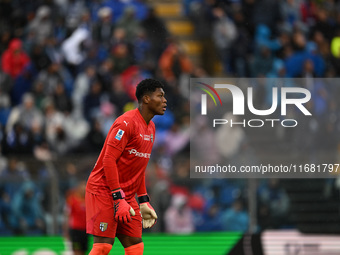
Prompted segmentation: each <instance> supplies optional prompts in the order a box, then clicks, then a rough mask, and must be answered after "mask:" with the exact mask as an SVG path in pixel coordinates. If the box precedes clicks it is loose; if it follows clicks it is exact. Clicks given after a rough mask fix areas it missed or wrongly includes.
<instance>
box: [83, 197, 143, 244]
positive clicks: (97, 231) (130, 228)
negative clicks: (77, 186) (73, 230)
mask: <svg viewBox="0 0 340 255" xmlns="http://www.w3.org/2000/svg"><path fill="white" fill-rule="evenodd" d="M126 202H128V204H129V205H131V207H132V208H133V210H135V213H136V215H135V216H131V218H132V221H131V222H128V223H118V222H116V221H115V219H114V216H113V215H114V210H113V199H110V197H105V196H100V195H96V194H92V193H90V192H87V191H86V195H85V203H86V232H87V233H88V234H91V235H95V236H103V237H110V238H115V237H116V233H118V234H124V235H127V236H131V237H140V238H141V237H142V216H141V213H140V209H139V205H138V203H137V201H136V199H134V198H133V199H130V200H126Z"/></svg>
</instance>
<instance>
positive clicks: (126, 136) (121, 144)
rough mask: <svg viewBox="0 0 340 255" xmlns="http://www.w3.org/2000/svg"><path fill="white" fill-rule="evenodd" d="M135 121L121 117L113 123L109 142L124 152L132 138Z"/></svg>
mask: <svg viewBox="0 0 340 255" xmlns="http://www.w3.org/2000/svg"><path fill="white" fill-rule="evenodd" d="M132 126H133V123H132V122H131V121H130V120H124V119H123V118H119V119H117V120H116V121H115V123H113V126H112V129H111V132H110V133H109V137H108V141H107V144H108V145H110V146H113V147H114V148H116V149H118V150H120V151H121V152H123V150H124V148H125V146H126V144H127V143H128V141H129V140H130V138H131V133H132Z"/></svg>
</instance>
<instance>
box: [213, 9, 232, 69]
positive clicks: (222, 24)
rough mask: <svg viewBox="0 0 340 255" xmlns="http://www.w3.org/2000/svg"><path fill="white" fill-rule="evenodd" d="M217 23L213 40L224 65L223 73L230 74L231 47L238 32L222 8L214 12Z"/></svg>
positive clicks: (214, 24) (215, 23) (214, 27)
mask: <svg viewBox="0 0 340 255" xmlns="http://www.w3.org/2000/svg"><path fill="white" fill-rule="evenodd" d="M212 13H213V15H214V17H215V19H216V20H215V22H214V23H213V28H212V29H213V35H212V36H213V38H214V42H215V46H216V49H217V52H218V55H219V57H220V58H221V62H222V65H223V71H224V72H225V73H230V72H231V68H230V55H231V45H232V44H233V42H234V40H235V39H236V37H237V30H236V26H235V23H234V21H233V20H231V19H230V18H229V17H228V15H227V14H226V13H225V11H224V10H223V9H222V8H221V7H216V8H214V9H213V11H212Z"/></svg>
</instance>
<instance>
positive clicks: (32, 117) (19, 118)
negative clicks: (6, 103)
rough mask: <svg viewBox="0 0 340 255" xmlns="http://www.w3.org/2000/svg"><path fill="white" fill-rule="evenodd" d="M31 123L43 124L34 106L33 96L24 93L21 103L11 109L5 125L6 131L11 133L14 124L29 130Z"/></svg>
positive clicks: (41, 116)
mask: <svg viewBox="0 0 340 255" xmlns="http://www.w3.org/2000/svg"><path fill="white" fill-rule="evenodd" d="M33 121H39V122H41V123H43V115H42V113H41V111H40V110H39V109H38V108H37V107H36V106H35V101H34V97H33V95H32V94H30V93H26V94H25V95H24V96H23V99H22V103H21V104H20V105H18V106H16V107H14V108H12V110H11V113H10V115H9V118H8V121H7V124H6V131H7V132H10V131H12V130H13V128H14V125H15V124H20V125H21V126H22V128H23V129H26V130H30V128H31V126H32V123H33Z"/></svg>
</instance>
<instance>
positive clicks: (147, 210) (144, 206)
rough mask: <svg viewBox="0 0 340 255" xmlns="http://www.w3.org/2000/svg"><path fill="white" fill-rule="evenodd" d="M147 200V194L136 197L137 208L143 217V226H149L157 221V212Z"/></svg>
mask: <svg viewBox="0 0 340 255" xmlns="http://www.w3.org/2000/svg"><path fill="white" fill-rule="evenodd" d="M149 201H150V199H149V196H148V195H144V196H140V197H138V202H139V208H140V212H141V214H142V219H143V228H151V227H152V226H153V225H155V224H156V222H157V214H156V212H155V210H154V209H153V208H152V206H151V205H150V203H149Z"/></svg>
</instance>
